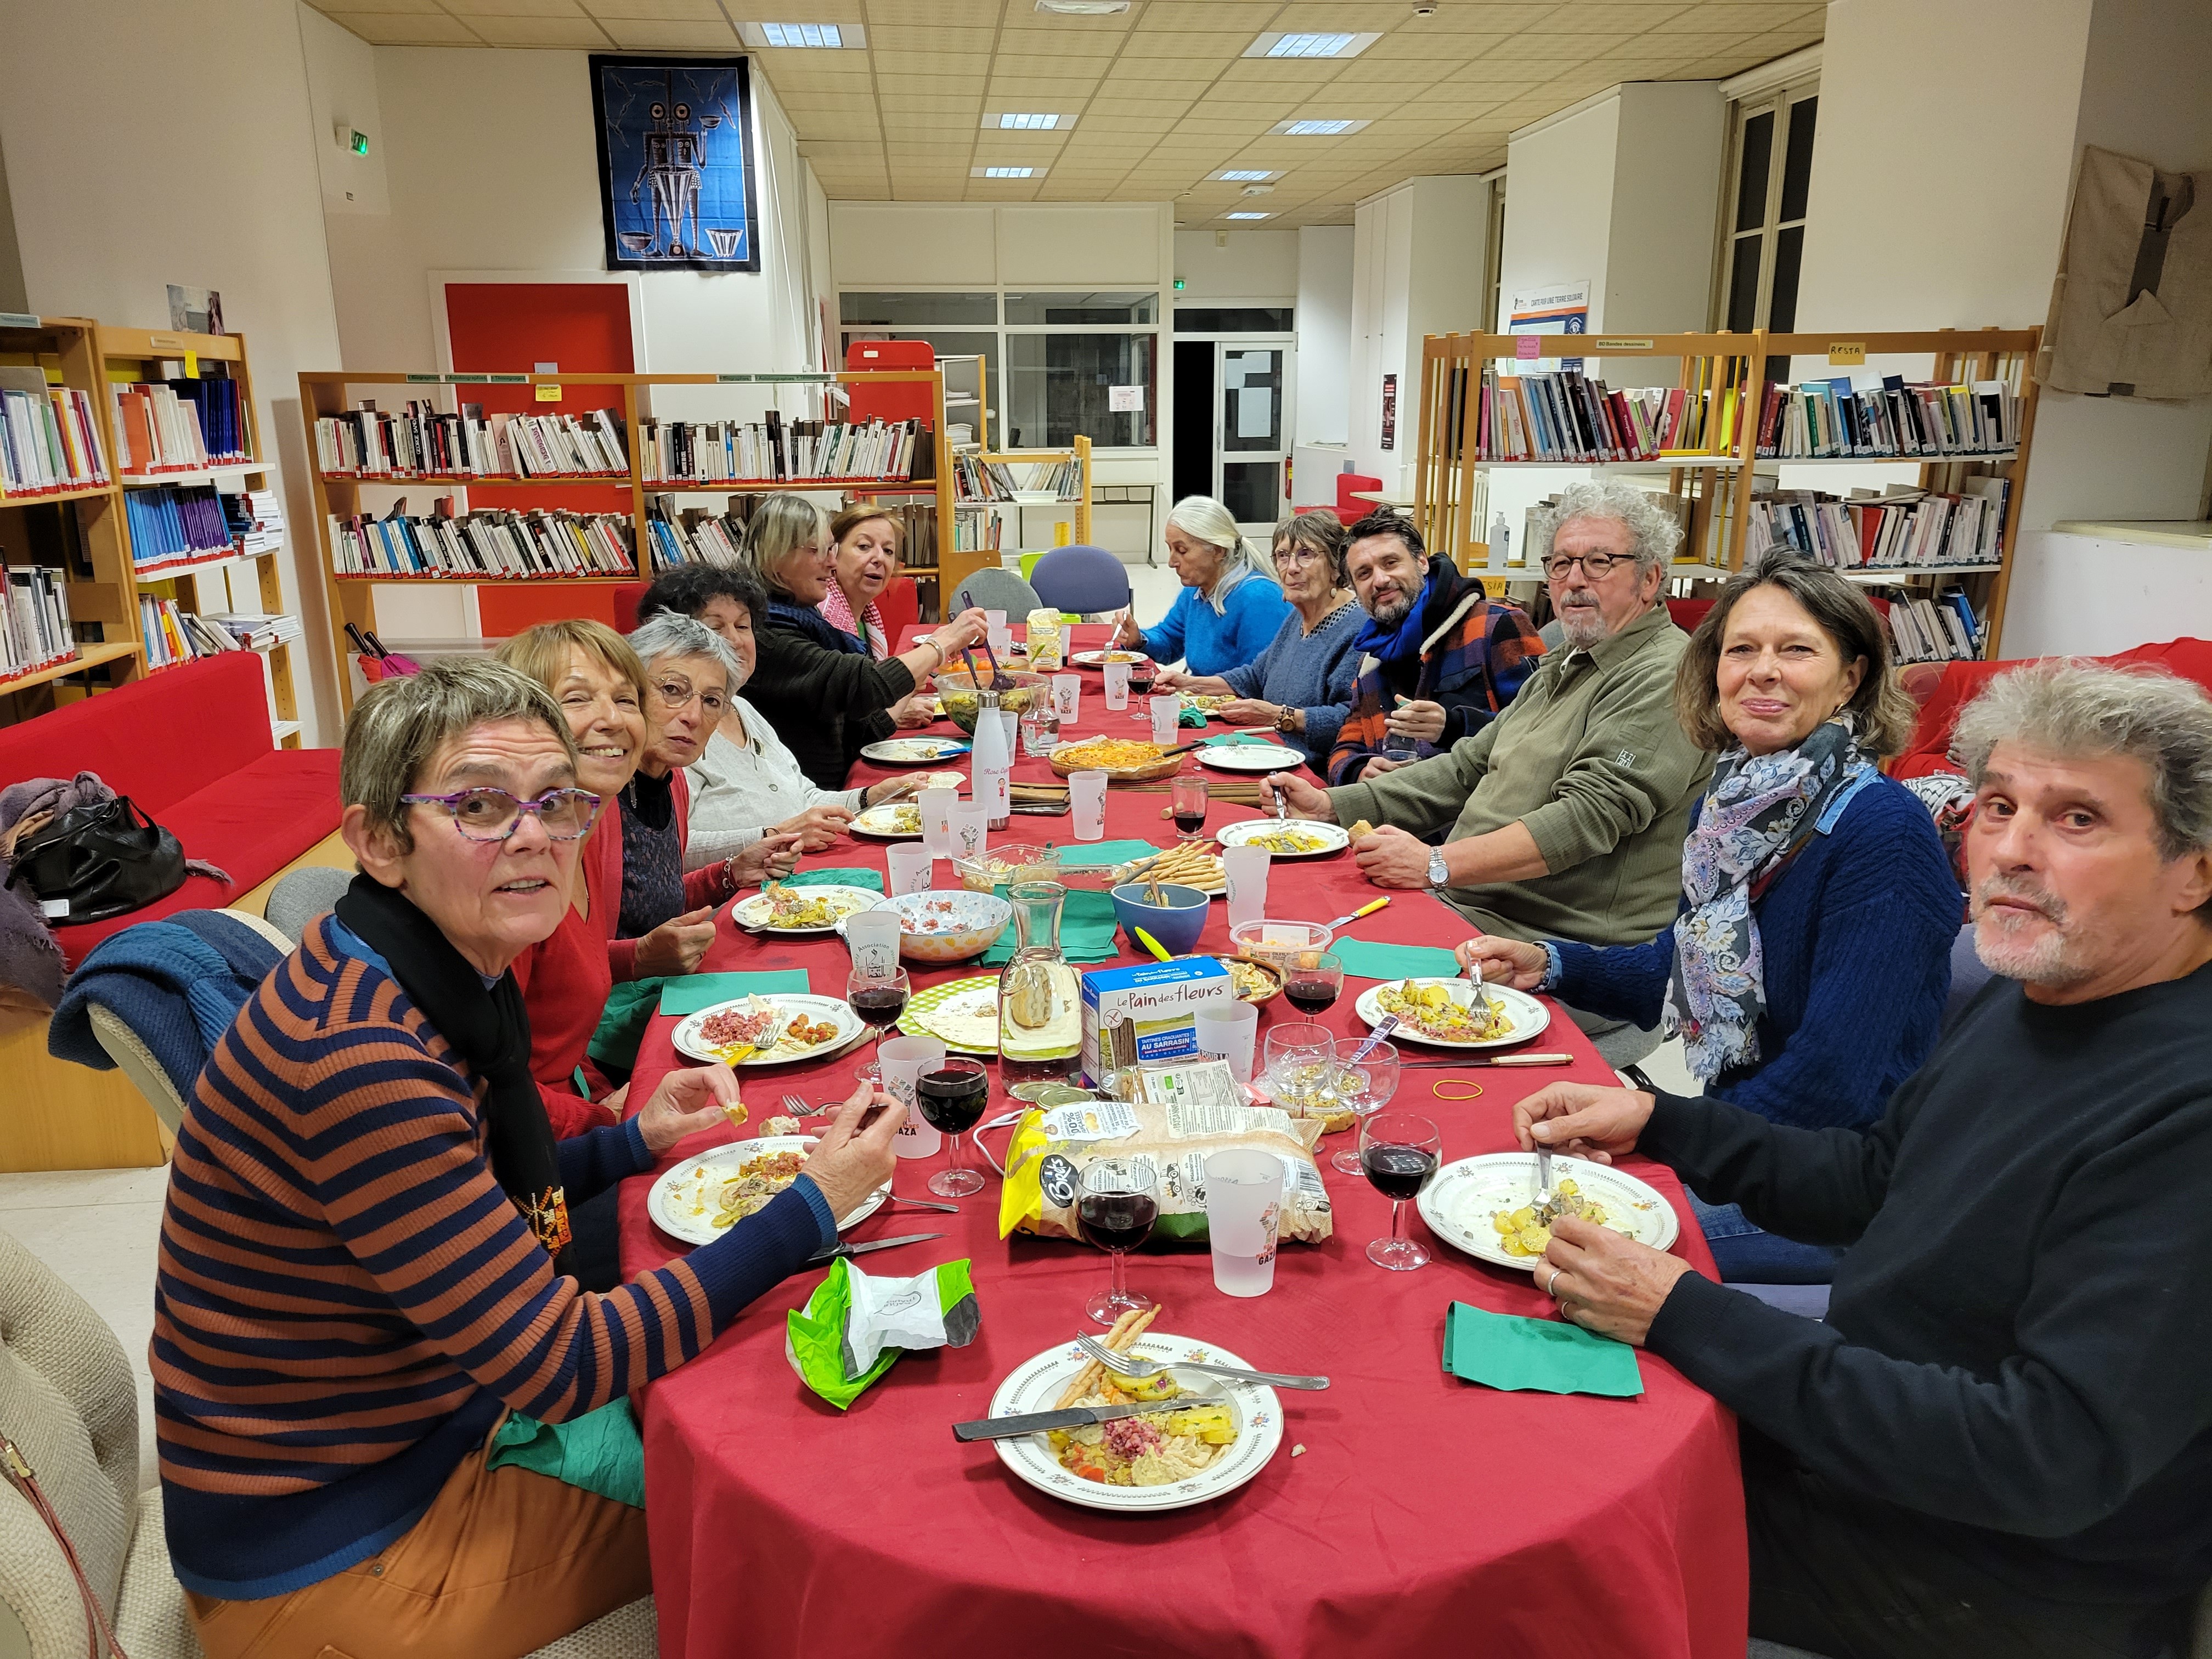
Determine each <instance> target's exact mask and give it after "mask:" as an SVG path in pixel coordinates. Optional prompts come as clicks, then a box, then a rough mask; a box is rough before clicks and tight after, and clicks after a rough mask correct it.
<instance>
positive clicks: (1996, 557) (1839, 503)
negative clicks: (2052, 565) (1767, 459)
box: [1744, 478, 2012, 569]
mask: <svg viewBox="0 0 2212 1659" xmlns="http://www.w3.org/2000/svg"><path fill="white" fill-rule="evenodd" d="M2011 489H2012V486H2011V484H2010V483H2009V482H2008V480H2006V479H2003V478H1969V479H1967V480H1966V482H1965V483H1963V484H1962V485H1961V486H1960V491H1959V493H1957V494H1955V495H1954V494H1948V493H1946V492H1944V491H1942V490H1935V489H1909V488H1899V489H1892V490H1889V491H1887V492H1876V491H1875V490H1870V489H1855V490H1853V491H1852V492H1851V493H1850V496H1849V497H1848V498H1838V497H1837V496H1834V495H1826V494H1823V493H1822V492H1821V491H1820V490H1817V489H1784V490H1777V491H1776V492H1774V493H1773V494H1771V495H1755V496H1753V498H1752V503H1751V519H1750V522H1749V523H1748V524H1747V526H1746V536H1747V538H1746V540H1745V543H1744V556H1745V557H1746V559H1747V560H1750V559H1755V558H1757V557H1758V556H1759V555H1760V554H1762V553H1764V552H1765V551H1766V550H1768V549H1769V548H1771V547H1791V548H1795V549H1796V550H1797V551H1799V552H1800V553H1803V554H1806V555H1808V556H1810V557H1812V558H1815V559H1818V560H1819V561H1820V562H1821V563H1822V564H1825V565H1830V566H1832V567H1835V568H1839V569H1862V568H1889V567H1895V568H1900V569H1910V568H1912V567H1913V566H1915V565H1952V564H1996V563H1998V562H2000V561H2001V560H2002V557H2003V531H2004V516H2005V504H2006V502H2007V501H2008V497H2009V495H2010V493H2011Z"/></svg>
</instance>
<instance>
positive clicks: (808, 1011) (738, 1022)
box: [676, 992, 868, 1066]
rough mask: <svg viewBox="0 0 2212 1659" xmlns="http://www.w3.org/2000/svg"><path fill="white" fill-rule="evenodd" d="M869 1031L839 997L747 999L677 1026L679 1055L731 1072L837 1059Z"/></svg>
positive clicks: (793, 995) (788, 995)
mask: <svg viewBox="0 0 2212 1659" xmlns="http://www.w3.org/2000/svg"><path fill="white" fill-rule="evenodd" d="M867 1029H868V1028H867V1026H866V1024H863V1023H862V1021H861V1019H860V1016H859V1015H858V1014H856V1013H854V1012H853V1010H852V1008H851V1007H850V1006H848V1004H846V1003H845V1002H843V1001H842V1000H840V999H838V998H836V997H817V996H808V995H806V994H804V993H800V992H787V993H781V994H777V995H775V996H772V997H761V996H746V997H738V998H737V999H735V1000H732V1001H729V1002H718V1003H716V1004H715V1005H714V1006H713V1007H711V1008H702V1009H701V1010H700V1011H699V1012H697V1013H696V1014H687V1015H685V1016H684V1018H683V1019H682V1020H680V1021H679V1022H678V1024H677V1027H676V1049H677V1052H678V1054H689V1055H690V1057H691V1058H692V1059H694V1060H722V1061H725V1062H726V1063H727V1064H729V1065H732V1066H782V1065H787V1064H788V1063H789V1062H790V1061H792V1060H812V1059H815V1058H816V1057H817V1056H819V1055H823V1054H832V1053H834V1052H836V1049H837V1048H838V1047H839V1045H841V1044H842V1043H845V1042H851V1041H853V1040H854V1039H855V1038H857V1037H860V1036H863V1035H865V1034H866V1031H867Z"/></svg>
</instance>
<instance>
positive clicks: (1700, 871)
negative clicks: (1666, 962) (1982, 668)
mask: <svg viewBox="0 0 2212 1659" xmlns="http://www.w3.org/2000/svg"><path fill="white" fill-rule="evenodd" d="M1872 766H1873V763H1872V762H1871V761H1869V760H1868V759H1867V757H1865V756H1864V755H1863V754H1862V753H1861V752H1860V750H1859V746H1858V740H1857V737H1856V736H1855V735H1854V734H1853V732H1852V730H1851V723H1850V716H1848V715H1844V716H1841V717H1839V718H1838V719H1835V720H1827V721H1825V722H1823V723H1822V724H1821V725H1820V726H1816V727H1815V728H1814V731H1813V732H1812V733H1811V735H1810V736H1808V738H1806V739H1805V741H1804V742H1802V743H1801V744H1798V745H1797V746H1796V748H1795V749H1781V750H1776V751H1775V752H1774V753H1773V754H1771V755H1747V754H1746V753H1744V751H1743V750H1741V749H1740V748H1738V749H1729V750H1724V751H1723V753H1722V755H1721V757H1720V758H1719V759H1717V761H1715V762H1714V763H1713V781H1712V786H1711V788H1710V789H1709V790H1708V791H1707V792H1706V794H1705V805H1704V807H1703V808H1702V809H1701V810H1700V811H1699V817H1698V827H1697V828H1696V829H1692V831H1691V832H1690V838H1689V840H1688V841H1687V842H1684V843H1683V847H1682V892H1683V894H1684V896H1686V898H1687V899H1688V900H1689V902H1690V908H1688V909H1686V910H1685V911H1684V912H1683V913H1682V914H1681V915H1680V916H1678V917H1676V918H1675V920H1674V975H1673V977H1672V978H1671V979H1670V980H1669V981H1668V986H1667V1021H1668V1026H1669V1027H1670V1028H1671V1029H1674V1030H1678V1031H1679V1032H1680V1035H1681V1038H1682V1048H1683V1051H1684V1058H1685V1059H1686V1060H1687V1061H1688V1063H1689V1067H1690V1071H1691V1073H1692V1074H1693V1075H1695V1076H1697V1077H1699V1078H1701V1079H1705V1081H1706V1082H1709V1083H1710V1082H1711V1080H1712V1079H1714V1078H1717V1077H1718V1076H1719V1075H1720V1074H1721V1073H1723V1072H1724V1071H1727V1070H1728V1069H1729V1067H1731V1066H1748V1065H1750V1064H1752V1063H1753V1061H1755V1060H1758V1058H1759V1016H1760V1015H1761V1014H1762V1013H1764V1012H1765V1011H1766V976H1765V959H1764V957H1763V955H1762V952H1761V949H1760V945H1759V918H1758V916H1757V915H1755V914H1754V907H1755V906H1756V905H1757V903H1758V902H1759V897H1760V896H1762V895H1763V894H1764V893H1765V890H1766V888H1767V886H1768V885H1769V884H1771V882H1772V881H1773V879H1774V878H1776V877H1777V876H1778V875H1779V874H1780V873H1781V872H1782V867H1783V866H1784V865H1785V864H1786V863H1787V862H1788V861H1789V860H1790V858H1791V857H1792V856H1793V855H1795V854H1796V852H1797V851H1798V850H1799V849H1800V848H1802V847H1803V846H1804V845H1805V843H1806V842H1808V841H1809V840H1810V839H1811V838H1812V836H1813V835H1814V830H1815V829H1816V828H1817V827H1818V825H1819V824H1820V819H1821V817H1822V816H1823V814H1825V813H1826V811H1827V809H1828V805H1829V803H1830V802H1831V801H1832V800H1833V799H1835V798H1836V796H1837V795H1838V794H1839V793H1842V792H1843V791H1844V790H1845V789H1847V788H1849V787H1851V786H1852V785H1853V784H1854V783H1856V782H1857V781H1858V780H1859V779H1860V778H1861V777H1863V776H1864V775H1866V773H1867V772H1868V771H1869V769H1871V768H1872Z"/></svg>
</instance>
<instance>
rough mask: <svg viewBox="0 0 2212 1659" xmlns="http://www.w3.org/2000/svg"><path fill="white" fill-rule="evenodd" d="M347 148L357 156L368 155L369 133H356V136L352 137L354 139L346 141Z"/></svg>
mask: <svg viewBox="0 0 2212 1659" xmlns="http://www.w3.org/2000/svg"><path fill="white" fill-rule="evenodd" d="M346 148H347V149H349V150H351V151H352V152H353V153H354V154H355V155H368V134H367V133H365V132H356V133H355V134H354V135H353V136H352V137H350V138H349V139H348V140H347V141H346Z"/></svg>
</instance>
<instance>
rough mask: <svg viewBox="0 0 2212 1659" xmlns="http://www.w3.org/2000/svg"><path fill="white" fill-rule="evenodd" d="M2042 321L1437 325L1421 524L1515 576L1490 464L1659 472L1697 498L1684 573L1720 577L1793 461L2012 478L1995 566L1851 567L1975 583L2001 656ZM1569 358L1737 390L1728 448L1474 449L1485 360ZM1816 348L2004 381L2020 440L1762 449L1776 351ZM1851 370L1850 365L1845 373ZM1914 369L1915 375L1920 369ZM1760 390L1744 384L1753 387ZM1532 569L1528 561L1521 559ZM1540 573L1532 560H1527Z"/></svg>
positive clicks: (1865, 572)
mask: <svg viewBox="0 0 2212 1659" xmlns="http://www.w3.org/2000/svg"><path fill="white" fill-rule="evenodd" d="M2041 335H2042V331H2041V330H2040V329H2035V328H2027V329H1996V328H1991V329H1934V330H1926V331H1911V332H1892V333H1873V334H1860V335H1846V334H1845V333H1844V331H1832V332H1829V333H1823V334H1814V333H1809V332H1807V331H1802V330H1800V331H1796V332H1794V333H1788V334H1782V333H1770V332H1768V331H1765V330H1764V329H1760V330H1755V331H1752V332H1750V333H1747V334H1725V333H1723V334H1672V335H1657V336H1650V337H1638V338H1635V339H1620V338H1614V337H1607V336H1600V335H1586V334H1547V335H1538V336H1533V337H1532V336H1528V335H1504V334H1442V335H1433V334H1432V335H1431V336H1429V337H1427V339H1426V340H1425V343H1424V344H1423V348H1422V374H1421V402H1420V413H1419V450H1418V451H1417V454H1418V457H1419V459H1418V462H1417V465H1416V471H1415V475H1414V501H1415V506H1414V513H1415V521H1416V522H1417V523H1418V524H1419V526H1420V527H1421V532H1422V534H1423V536H1424V537H1425V538H1427V539H1428V541H1429V544H1430V545H1431V547H1432V548H1434V549H1436V550H1438V551H1442V552H1447V553H1449V555H1450V556H1451V557H1452V558H1453V560H1454V562H1455V563H1457V564H1459V565H1461V567H1462V568H1474V569H1477V570H1480V571H1483V572H1484V573H1485V574H1491V575H1498V574H1504V570H1503V569H1501V568H1495V567H1489V566H1488V564H1487V560H1488V555H1489V547H1488V543H1487V540H1486V538H1487V536H1488V533H1489V532H1488V530H1487V527H1486V525H1485V523H1484V522H1483V518H1482V513H1483V510H1484V504H1485V502H1486V499H1487V491H1486V488H1485V487H1484V486H1485V483H1486V475H1495V474H1498V473H1500V472H1508V471H1511V472H1529V471H1538V472H1542V473H1549V474H1552V475H1555V476H1556V477H1558V479H1559V482H1560V483H1566V482H1568V481H1570V480H1571V479H1572V478H1574V477H1581V476H1584V475H1599V474H1603V475H1612V476H1621V475H1633V476H1642V477H1650V478H1652V479H1653V480H1654V481H1655V482H1658V483H1662V487H1663V489H1665V491H1666V493H1667V494H1668V495H1674V496H1677V497H1680V498H1683V499H1684V501H1685V502H1686V507H1685V512H1684V517H1685V522H1686V529H1687V534H1686V538H1685V540H1684V543H1683V547H1682V550H1681V552H1680V555H1678V556H1677V561H1676V563H1675V565H1674V570H1673V573H1672V574H1673V575H1674V578H1675V579H1677V580H1691V581H1722V580H1726V579H1727V577H1728V576H1729V574H1731V573H1733V572H1734V571H1735V570H1737V569H1739V568H1741V566H1742V563H1743V550H1744V545H1745V541H1744V527H1745V526H1746V525H1747V523H1748V522H1749V518H1750V513H1751V506H1752V500H1753V493H1754V489H1755V487H1756V483H1757V481H1758V478H1759V476H1760V475H1766V476H1768V477H1772V476H1773V475H1774V474H1775V473H1776V472H1778V470H1779V469H1781V468H1784V467H1790V468H1796V467H1806V468H1820V469H1827V468H1833V467H1838V466H1851V467H1861V468H1869V467H1871V468H1887V469H1892V470H1893V471H1903V470H1904V469H1907V468H1910V469H1911V470H1912V474H1913V476H1914V477H1915V478H1916V480H1917V484H1918V486H1919V487H1920V488H1922V489H1936V490H1942V489H1954V488H1955V487H1956V486H1957V485H1958V484H1959V483H1960V482H1962V481H1963V480H1964V479H1966V478H1967V477H2003V478H2005V479H2006V480H2008V483H2009V484H2010V489H2009V490H2008V494H2007V497H2006V502H2005V513H2004V520H2003V525H2002V530H2001V532H2000V538H1999V556H2000V562H1999V563H1998V564H1997V565H1996V566H1994V567H1992V566H1987V565H1974V566H1964V565H1911V566H1903V567H1887V566H1885V567H1879V568H1869V567H1858V568H1850V569H1847V570H1846V572H1845V574H1849V575H1850V576H1851V577H1852V578H1853V579H1854V580H1868V581H1880V582H1885V583H1893V584H1896V585H1897V586H1912V585H1914V584H1917V583H1929V582H1935V581H1937V580H1946V581H1948V580H1956V581H1959V582H1960V583H1961V585H1962V586H1965V587H1966V592H1967V594H1968V597H1969V599H1971V600H1972V604H1973V606H1974V609H1975V611H1976V613H1977V615H1978V617H1980V618H1981V623H1982V633H1983V639H1982V652H1983V655H1984V658H1985V659H1990V660H1994V659H1996V657H1997V655H1998V651H1999V647H2000V641H2001V640H2002V633H2003V627H2004V605H2005V594H2006V591H2007V589H2008V586H2009V585H2010V582H2011V578H2012V568H2013V561H2014V558H2015V554H2016V551H2017V544H2018V538H2019V529H2020V510H2021V498H2022V496H2023V495H2025V493H2026V490H2027V465H2028V451H2029V447H2030V445H2031V444H2032V443H2033V438H2034V432H2035V402H2036V383H2035V380H2034V376H2033V374H2032V373H2031V372H2030V370H2031V367H2032V365H2033V362H2034V358H2035V352H2036V347H2037V344H2038V343H2039V340H2040V338H2041ZM1562 357H1578V358H1585V359H1587V358H1597V359H1600V360H1601V362H1602V364H1603V366H1604V369H1605V373H1604V374H1603V375H1602V377H1601V378H1603V379H1604V380H1607V383H1608V384H1609V385H1611V386H1613V388H1614V389H1615V390H1620V389H1623V388H1625V387H1627V386H1646V385H1655V384H1671V385H1675V386H1692V385H1697V384H1702V385H1704V386H1712V387H1717V388H1726V387H1729V386H1735V387H1737V388H1739V397H1738V399H1737V408H1736V413H1735V422H1734V428H1733V430H1732V432H1731V433H1730V435H1729V443H1728V446H1727V447H1726V449H1725V450H1722V449H1720V448H1718V447H1716V448H1714V449H1711V450H1708V451H1700V452H1698V453H1672V452H1670V453H1665V454H1662V455H1661V456H1660V457H1658V458H1657V459H1651V460H1636V461H1603V462H1588V461H1552V460H1511V461H1508V460H1488V459H1483V458H1482V457H1481V456H1480V455H1479V454H1478V453H1476V444H1475V427H1474V421H1475V416H1476V409H1475V404H1474V398H1473V393H1474V389H1475V388H1476V387H1477V386H1479V385H1480V378H1481V370H1482V368H1483V367H1484V365H1486V363H1489V362H1493V361H1494V362H1498V363H1500V364H1501V365H1504V366H1508V368H1507V369H1504V370H1502V371H1501V372H1510V366H1513V365H1516V363H1518V364H1520V365H1525V366H1529V367H1535V366H1537V365H1541V363H1543V362H1555V361H1556V360H1558V359H1559V358H1562ZM1808 357H1809V358H1812V359H1814V361H1815V362H1819V363H1822V364H1828V363H1836V364H1839V365H1840V364H1842V363H1844V362H1849V363H1850V365H1851V368H1859V367H1860V366H1862V365H1863V363H1864V362H1866V361H1867V360H1869V359H1888V358H1897V357H1927V358H1932V359H1933V366H1932V368H1931V369H1930V371H1929V379H1931V380H1936V381H1947V380H2005V381H2007V382H2008V383H2009V385H2010V386H2012V388H2013V390H2014V391H2015V392H2016V393H2017V394H2018V396H2019V399H2020V433H2019V442H2018V444H2017V446H2016V447H2015V448H2014V449H2012V450H2011V451H2009V452H2007V453H2002V454H1966V455H1958V456H1942V457H1936V458H1933V459H1930V458H1928V457H1923V456H1919V455H1896V456H1865V455H1849V456H1832V457H1797V456H1790V457H1783V458H1779V459H1778V458H1774V457H1767V456H1760V455H1759V454H1758V453H1757V448H1758V437H1759V425H1760V421H1761V417H1762V416H1763V415H1764V412H1765V403H1764V398H1765V367H1766V364H1767V362H1768V360H1769V359H1770V358H1790V359H1792V360H1793V361H1794V360H1799V359H1803V358H1808ZM1641 359H1648V360H1650V362H1651V367H1652V368H1653V370H1654V371H1655V372H1654V373H1653V374H1651V375H1650V376H1649V377H1648V378H1644V379H1638V378H1637V377H1636V376H1635V375H1634V374H1631V373H1624V372H1622V368H1621V367H1620V365H1623V364H1630V363H1634V362H1637V361H1638V360H1641ZM1850 372H1851V369H1850V368H1842V367H1838V368H1837V370H1836V373H1837V374H1838V375H1841V374H1849V373H1850ZM1817 378H1820V376H1819V375H1818V374H1817V371H1816V372H1814V373H1813V374H1802V373H1796V374H1792V376H1791V379H1792V380H1793V381H1795V380H1805V379H1817ZM1914 378H1917V373H1916V374H1915V376H1914ZM1745 388H1747V389H1748V395H1745V394H1744V392H1743V391H1742V389H1745ZM1524 552H1525V550H1524ZM1510 568H1511V569H1516V570H1517V569H1520V568H1521V567H1517V566H1516V567H1510ZM1525 574H1527V575H1528V578H1529V579H1530V580H1535V579H1536V574H1535V571H1534V567H1533V566H1530V567H1528V568H1526V571H1525Z"/></svg>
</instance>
